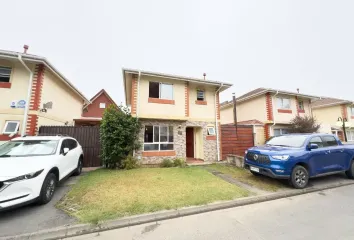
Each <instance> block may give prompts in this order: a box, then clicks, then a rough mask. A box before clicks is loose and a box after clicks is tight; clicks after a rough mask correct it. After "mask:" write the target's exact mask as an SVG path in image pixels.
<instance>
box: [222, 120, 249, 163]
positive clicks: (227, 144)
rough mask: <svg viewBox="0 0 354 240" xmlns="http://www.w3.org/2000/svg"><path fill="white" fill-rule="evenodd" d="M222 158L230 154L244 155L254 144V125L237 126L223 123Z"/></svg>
mask: <svg viewBox="0 0 354 240" xmlns="http://www.w3.org/2000/svg"><path fill="white" fill-rule="evenodd" d="M221 144H222V147H221V149H222V159H223V160H225V159H226V157H227V155H228V154H233V155H239V156H243V155H244V152H245V151H246V150H247V149H248V148H250V147H253V146H254V138H253V128H252V126H244V125H239V126H237V134H236V127H235V125H233V124H226V125H221Z"/></svg>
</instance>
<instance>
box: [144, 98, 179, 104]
mask: <svg viewBox="0 0 354 240" xmlns="http://www.w3.org/2000/svg"><path fill="white" fill-rule="evenodd" d="M149 103H159V104H172V105H174V104H175V100H168V99H160V98H149Z"/></svg>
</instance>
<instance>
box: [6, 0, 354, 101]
mask: <svg viewBox="0 0 354 240" xmlns="http://www.w3.org/2000/svg"><path fill="white" fill-rule="evenodd" d="M353 10H354V1H351V0H337V1H333V0H292V1H291V0H277V1H275V0H267V1H265V0H247V1H246V0H218V1H211V0H176V1H175V0H149V1H146V0H145V1H144V0H140V1H138V0H118V1H117V0H115V1H114V0H99V1H98V0H96V1H92V0H85V1H83V0H81V1H73V0H60V1H59V0H56V1H54V0H52V1H48V0H11V1H2V3H1V14H0V22H1V23H3V24H2V25H1V34H0V49H4V50H12V51H22V50H23V48H22V47H23V45H24V44H28V45H29V46H30V48H29V53H31V54H35V55H40V56H44V57H46V58H47V59H48V60H49V61H50V62H51V63H52V64H53V65H54V66H56V68H57V69H59V70H60V72H61V73H63V74H64V75H65V76H66V77H67V78H68V79H69V80H70V81H71V82H72V83H73V84H74V85H75V86H76V87H77V88H78V89H79V90H80V91H81V92H83V93H84V94H85V95H86V97H87V98H91V97H92V96H94V95H95V94H96V93H97V92H98V91H99V90H101V89H102V88H104V89H106V90H107V92H108V93H109V94H110V95H111V97H112V98H113V99H114V100H115V101H116V102H117V103H118V104H120V103H123V104H124V90H123V83H122V71H121V69H122V67H126V68H135V69H142V70H146V71H156V72H162V73H168V74H177V75H181V76H189V77H196V78H203V73H206V78H207V79H210V80H215V81H222V82H229V83H233V87H231V88H230V89H228V90H226V91H224V92H223V93H222V94H221V101H225V100H231V97H232V93H233V92H234V93H236V96H240V95H242V94H244V93H246V92H248V91H251V90H253V89H255V88H258V87H267V88H275V89H281V90H287V91H294V92H295V91H296V89H297V88H299V89H300V93H304V94H313V95H319V96H328V97H336V98H344V99H348V100H354V95H353V90H352V89H351V87H352V86H353V85H354V84H353V80H354V71H353V66H354V57H353V56H354V32H353V23H354V14H352V13H353Z"/></svg>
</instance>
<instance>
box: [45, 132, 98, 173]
mask: <svg viewBox="0 0 354 240" xmlns="http://www.w3.org/2000/svg"><path fill="white" fill-rule="evenodd" d="M38 135H40V136H55V135H67V136H69V137H73V138H75V139H76V140H77V141H78V142H79V143H80V145H81V146H82V149H83V151H84V164H83V165H84V167H99V166H101V165H102V164H101V159H100V153H101V144H100V128H99V126H87V127H74V126H41V127H40V128H39V133H38Z"/></svg>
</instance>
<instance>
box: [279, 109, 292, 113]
mask: <svg viewBox="0 0 354 240" xmlns="http://www.w3.org/2000/svg"><path fill="white" fill-rule="evenodd" d="M278 113H293V111H292V110H290V109H278Z"/></svg>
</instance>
